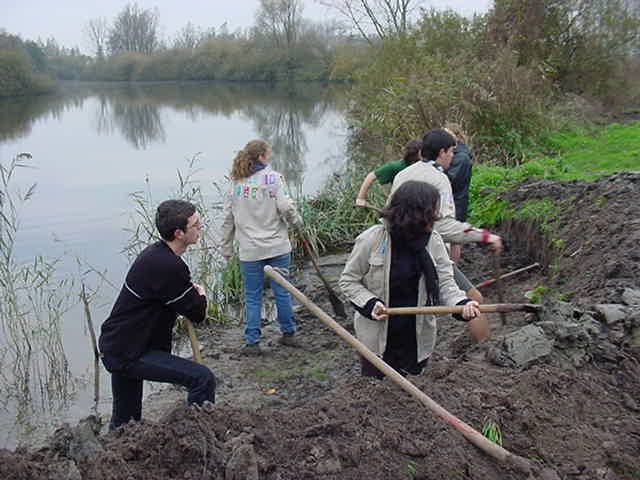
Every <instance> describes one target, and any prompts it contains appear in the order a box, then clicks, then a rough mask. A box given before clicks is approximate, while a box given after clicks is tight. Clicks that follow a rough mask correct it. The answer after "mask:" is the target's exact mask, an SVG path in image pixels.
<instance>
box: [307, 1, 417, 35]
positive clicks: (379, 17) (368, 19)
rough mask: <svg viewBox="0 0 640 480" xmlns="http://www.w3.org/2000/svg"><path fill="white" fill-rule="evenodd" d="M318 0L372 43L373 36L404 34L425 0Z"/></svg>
mask: <svg viewBox="0 0 640 480" xmlns="http://www.w3.org/2000/svg"><path fill="white" fill-rule="evenodd" d="M316 1H317V2H318V3H320V4H321V5H325V6H327V7H329V8H332V9H333V10H336V11H337V12H338V13H339V14H340V15H341V16H343V17H344V18H346V19H347V21H348V22H349V23H350V24H352V25H353V26H354V27H355V28H356V30H358V32H359V33H360V35H362V37H363V38H364V39H365V40H366V41H367V42H369V44H373V42H374V38H378V39H380V40H384V39H385V38H388V37H394V36H403V35H405V34H406V33H407V30H408V28H409V18H410V16H411V13H412V12H413V11H414V10H415V9H416V8H417V7H418V6H419V5H420V4H421V3H422V0H316Z"/></svg>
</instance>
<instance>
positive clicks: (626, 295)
mask: <svg viewBox="0 0 640 480" xmlns="http://www.w3.org/2000/svg"><path fill="white" fill-rule="evenodd" d="M622 301H623V302H624V303H625V304H627V305H640V290H636V289H634V288H625V289H624V292H622Z"/></svg>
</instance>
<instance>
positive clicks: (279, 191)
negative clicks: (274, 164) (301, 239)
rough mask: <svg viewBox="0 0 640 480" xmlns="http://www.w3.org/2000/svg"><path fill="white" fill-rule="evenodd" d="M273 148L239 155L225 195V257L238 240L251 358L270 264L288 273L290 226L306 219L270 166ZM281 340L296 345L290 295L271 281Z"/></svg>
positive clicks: (256, 144) (262, 146)
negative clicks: (302, 217)
mask: <svg viewBox="0 0 640 480" xmlns="http://www.w3.org/2000/svg"><path fill="white" fill-rule="evenodd" d="M270 155H271V146H270V145H269V144H268V143H266V142H264V141H262V140H252V141H250V142H249V143H247V144H246V145H245V147H244V148H243V149H242V150H240V151H239V152H238V154H237V155H236V158H235V159H234V161H233V166H232V168H231V180H232V184H231V186H230V189H229V191H228V192H227V194H226V196H225V206H224V222H223V225H222V254H223V256H224V257H225V259H227V260H228V259H230V258H231V257H232V256H233V241H234V239H235V240H236V241H237V243H238V246H239V249H238V254H239V257H240V271H241V273H242V281H243V285H244V300H245V332H244V337H245V347H244V352H245V353H247V354H250V355H253V354H260V353H261V350H260V334H261V331H260V326H261V307H262V286H263V282H264V272H263V268H264V266H265V265H271V266H272V267H274V268H277V269H279V271H280V273H282V274H283V276H285V277H286V276H287V275H288V272H289V263H290V256H291V242H290V241H289V234H288V225H300V224H301V223H302V220H301V218H300V216H299V215H298V212H297V211H296V208H295V205H294V204H293V201H292V200H291V197H290V196H289V191H288V189H287V185H286V182H285V180H284V177H283V176H282V175H281V174H279V173H278V172H276V171H275V170H273V169H272V168H271V166H270V165H269V156H270ZM271 289H272V291H273V294H274V296H275V300H276V307H277V310H278V323H279V324H280V330H281V332H282V337H281V338H280V343H281V344H283V345H288V346H297V343H296V341H295V339H294V338H293V335H294V332H295V330H296V324H295V321H294V319H293V308H292V304H291V295H290V294H289V292H287V290H285V289H284V288H282V287H281V286H280V285H278V284H277V283H275V282H274V281H271Z"/></svg>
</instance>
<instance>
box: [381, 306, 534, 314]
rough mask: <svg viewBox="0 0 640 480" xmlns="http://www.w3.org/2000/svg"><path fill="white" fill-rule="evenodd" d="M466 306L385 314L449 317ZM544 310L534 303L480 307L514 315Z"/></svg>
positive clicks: (389, 310) (404, 309)
mask: <svg viewBox="0 0 640 480" xmlns="http://www.w3.org/2000/svg"><path fill="white" fill-rule="evenodd" d="M463 308H464V306H462V305H456V306H453V307H447V306H444V305H443V306H440V305H438V306H435V307H395V308H385V309H384V313H386V314H387V315H389V316H392V315H447V314H458V315H460V314H461V313H462V309H463ZM541 308H542V305H534V304H532V303H493V304H483V305H479V306H478V310H480V312H481V313H500V314H505V313H512V312H532V313H536V312H538V311H539V310H540V309H541Z"/></svg>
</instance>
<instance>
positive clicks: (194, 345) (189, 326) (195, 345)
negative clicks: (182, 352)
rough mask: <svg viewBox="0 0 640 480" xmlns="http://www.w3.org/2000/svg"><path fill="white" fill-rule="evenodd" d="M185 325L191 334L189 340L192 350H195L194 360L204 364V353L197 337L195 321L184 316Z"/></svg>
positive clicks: (188, 333)
mask: <svg viewBox="0 0 640 480" xmlns="http://www.w3.org/2000/svg"><path fill="white" fill-rule="evenodd" d="M182 321H183V322H184V326H185V328H186V329H187V335H189V342H191V351H192V352H193V361H194V362H196V363H199V364H201V365H202V353H200V344H199V343H198V338H197V337H196V331H195V329H194V328H193V323H191V320H189V319H188V318H187V317H182Z"/></svg>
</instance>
